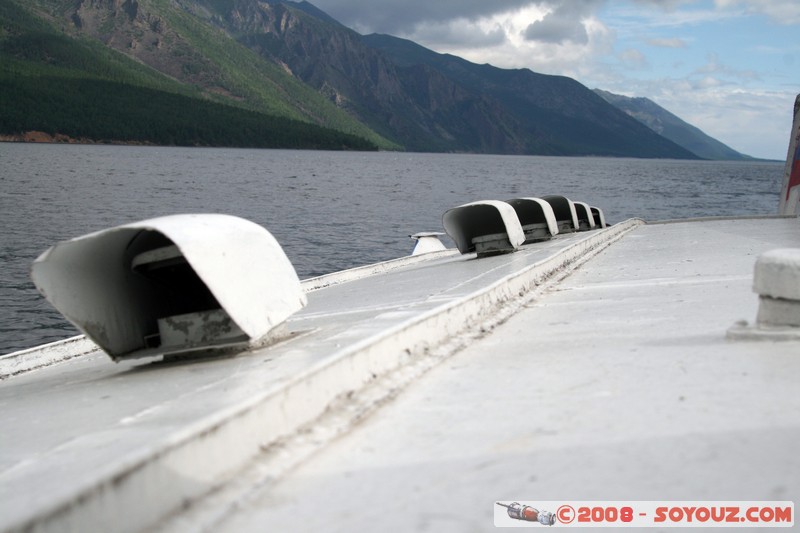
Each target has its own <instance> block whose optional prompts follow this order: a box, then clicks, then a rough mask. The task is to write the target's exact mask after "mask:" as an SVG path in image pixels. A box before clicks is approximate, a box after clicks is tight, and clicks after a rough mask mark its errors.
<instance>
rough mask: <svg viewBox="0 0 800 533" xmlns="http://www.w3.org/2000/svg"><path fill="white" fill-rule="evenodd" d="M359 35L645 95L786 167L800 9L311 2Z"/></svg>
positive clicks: (675, 3)
mask: <svg viewBox="0 0 800 533" xmlns="http://www.w3.org/2000/svg"><path fill="white" fill-rule="evenodd" d="M311 3H313V4H314V5H316V6H317V7H319V8H320V9H322V10H324V11H326V12H327V13H329V14H330V15H331V16H333V17H334V18H336V19H337V20H339V21H340V22H342V23H343V24H345V25H347V26H349V27H351V28H353V29H355V30H357V31H359V32H360V33H364V34H367V33H373V32H378V33H388V34H391V35H396V36H398V37H405V38H408V39H412V40H414V41H416V42H417V43H419V44H422V45H423V46H426V47H428V48H430V49H432V50H435V51H437V52H443V53H444V52H447V53H452V54H456V55H459V56H461V57H464V58H466V59H469V60H470V61H474V62H476V63H491V64H492V65H496V66H498V67H504V68H530V69H531V70H534V71H536V72H541V73H545V74H561V75H566V76H570V77H572V78H575V79H576V80H578V81H579V82H581V83H583V84H584V85H586V86H587V87H589V88H591V89H593V88H601V89H605V90H608V91H611V92H615V93H618V94H625V95H628V96H645V97H648V98H650V99H651V100H653V101H655V102H656V103H657V104H659V105H661V106H663V107H665V108H666V109H668V110H669V111H671V112H673V113H675V114H676V115H678V116H679V117H681V118H682V119H684V120H686V121H687V122H689V123H691V124H693V125H695V126H697V127H699V128H700V129H702V130H703V131H705V132H706V133H708V134H709V135H711V136H712V137H715V138H716V139H719V140H720V141H722V142H724V143H725V144H727V145H729V146H730V147H732V148H734V149H736V150H738V151H740V152H743V153H746V154H748V155H752V156H755V157H764V158H771V159H785V157H786V151H787V147H788V142H789V129H790V127H791V112H792V108H793V105H794V98H795V96H796V95H797V93H799V92H800V0H703V1H691V0H369V1H366V2H365V1H364V0H311Z"/></svg>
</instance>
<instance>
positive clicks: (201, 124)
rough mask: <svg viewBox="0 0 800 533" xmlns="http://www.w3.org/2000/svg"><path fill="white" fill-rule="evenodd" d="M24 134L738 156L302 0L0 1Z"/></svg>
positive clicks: (11, 115)
mask: <svg viewBox="0 0 800 533" xmlns="http://www.w3.org/2000/svg"><path fill="white" fill-rule="evenodd" d="M634 104H635V105H634ZM645 104H646V105H645ZM651 104H652V105H651ZM32 130H37V131H43V132H47V133H50V134H52V135H66V136H68V137H69V138H73V139H89V140H92V139H93V140H105V141H120V142H152V143H157V144H189V145H233V146H284V147H298V148H303V147H308V148H351V149H385V150H409V151H429V152H430V151H434V152H476V153H501V154H540V155H598V156H617V157H651V158H652V157H659V158H681V159H694V158H709V159H738V158H744V157H746V156H742V155H741V154H738V153H737V152H735V151H733V150H731V149H730V148H728V147H725V146H724V145H722V144H721V143H718V141H715V140H714V139H711V138H710V137H707V136H705V137H703V135H704V134H702V132H700V131H699V130H697V129H696V128H693V127H692V126H690V125H688V124H686V123H684V122H682V121H681V120H680V119H678V118H677V117H675V116H674V115H671V114H670V113H669V112H667V111H666V110H663V109H662V108H659V107H658V106H656V104H654V103H652V102H651V101H649V100H647V101H646V102H643V101H640V100H639V99H633V100H631V99H627V98H625V97H618V96H616V95H611V94H610V93H605V92H602V91H592V90H590V89H588V88H587V87H585V86H584V85H582V84H580V83H579V82H577V81H575V80H573V79H571V78H568V77H564V76H551V75H544V74H538V73H535V72H532V71H530V70H528V69H501V68H497V67H493V66H491V65H478V64H475V63H471V62H469V61H466V60H464V59H462V58H459V57H456V56H453V55H449V54H439V53H436V52H434V51H431V50H429V49H427V48H424V47H422V46H420V45H418V44H416V43H414V42H411V41H408V40H404V39H400V38H397V37H392V36H388V35H377V34H373V35H361V34H359V33H357V32H355V31H353V30H351V29H349V28H347V27H345V26H344V25H342V24H340V23H339V22H337V21H336V20H334V19H333V18H331V17H330V16H329V15H327V14H326V13H324V12H322V11H321V10H319V9H318V8H316V7H315V6H313V5H312V4H310V3H308V2H289V1H264V0H3V2H0V135H4V136H5V137H6V138H14V136H20V135H23V134H24V133H25V132H29V131H32ZM711 145H713V146H714V148H713V149H711V148H709V146H711Z"/></svg>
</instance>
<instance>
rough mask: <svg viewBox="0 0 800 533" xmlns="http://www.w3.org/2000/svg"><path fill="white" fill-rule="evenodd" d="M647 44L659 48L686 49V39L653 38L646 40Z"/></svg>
mask: <svg viewBox="0 0 800 533" xmlns="http://www.w3.org/2000/svg"><path fill="white" fill-rule="evenodd" d="M647 44H649V45H650V46H657V47H659V48H686V39H679V38H678V37H672V38H668V39H664V38H661V39H659V38H653V39H647Z"/></svg>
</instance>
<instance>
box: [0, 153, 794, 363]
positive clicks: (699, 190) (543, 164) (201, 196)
mask: <svg viewBox="0 0 800 533" xmlns="http://www.w3.org/2000/svg"><path fill="white" fill-rule="evenodd" d="M782 177H783V164H781V163H763V162H752V163H741V162H736V163H733V162H731V163H727V162H696V161H694V162H693V161H673V160H640V159H610V158H563V157H533V156H492V155H464V154H416V153H351V152H309V151H286V150H241V149H208V148H161V147H129V146H77V145H39V144H13V143H0V223H2V233H0V264H2V271H1V272H0V354H4V353H9V352H12V351H15V350H19V349H23V348H27V347H30V346H33V345H36V344H40V343H43V342H49V341H52V340H57V339H60V338H64V337H67V336H71V335H74V334H76V331H75V330H74V329H73V328H72V326H71V325H69V324H67V323H66V322H65V321H64V320H63V318H62V317H61V315H60V314H58V313H57V312H56V311H54V310H53V309H52V308H51V307H50V305H49V304H48V303H47V302H46V301H44V300H43V299H42V298H41V297H40V296H39V295H38V293H37V292H36V290H35V288H34V287H33V284H32V283H31V281H30V278H29V275H28V270H29V268H30V264H31V262H32V261H33V260H34V259H35V258H36V257H37V256H38V255H39V254H40V253H41V252H43V251H44V250H45V249H46V248H47V247H49V246H50V245H52V244H54V243H56V242H58V241H60V240H64V239H69V238H72V237H76V236H79V235H83V234H85V233H89V232H92V231H96V230H99V229H103V228H106V227H111V226H116V225H119V224H124V223H126V222H133V221H136V220H141V219H145V218H151V217H155V216H162V215H168V214H175V213H227V214H231V215H237V216H240V217H243V218H247V219H249V220H252V221H253V222H256V223H258V224H261V225H262V226H264V227H266V228H267V229H268V230H269V231H270V232H271V233H272V234H273V235H274V236H275V237H276V239H277V240H278V241H279V242H280V243H281V244H282V245H283V247H284V250H285V251H286V253H287V255H288V256H289V259H290V260H291V261H292V263H293V264H294V265H295V268H296V269H297V272H298V274H299V276H300V277H301V278H307V277H311V276H315V275H319V274H324V273H327V272H333V271H336V270H341V269H344V268H349V267H352V266H356V265H360V264H366V263H372V262H375V261H381V260H385V259H391V258H394V257H398V256H401V255H407V254H409V253H410V251H411V249H412V247H413V241H412V240H411V239H409V238H408V235H409V234H411V233H416V232H418V231H426V230H441V228H442V224H441V217H442V213H444V211H445V210H447V209H448V208H450V207H454V206H457V205H460V204H462V203H466V202H470V201H475V200H481V199H500V200H503V199H509V198H515V197H521V196H543V195H547V194H563V195H565V196H568V197H570V198H572V199H573V200H581V201H586V202H588V203H590V204H591V205H595V206H598V207H600V208H601V209H603V210H604V212H605V214H606V218H607V220H608V221H609V222H612V223H613V222H618V221H620V220H624V219H626V218H630V217H641V218H644V219H646V220H660V219H666V218H682V217H694V216H717V215H753V214H774V213H775V212H776V211H777V206H778V195H779V191H780V185H781V180H782Z"/></svg>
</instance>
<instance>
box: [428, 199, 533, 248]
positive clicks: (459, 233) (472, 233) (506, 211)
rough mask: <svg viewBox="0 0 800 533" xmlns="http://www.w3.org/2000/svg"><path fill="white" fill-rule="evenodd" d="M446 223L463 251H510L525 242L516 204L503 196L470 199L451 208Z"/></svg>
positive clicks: (444, 220) (446, 227)
mask: <svg viewBox="0 0 800 533" xmlns="http://www.w3.org/2000/svg"><path fill="white" fill-rule="evenodd" d="M442 225H443V226H444V229H445V231H446V232H447V234H448V235H450V237H451V238H452V239H453V240H454V241H455V243H456V246H457V247H458V250H459V251H460V252H461V253H462V254H466V253H470V252H475V251H477V252H478V254H482V253H484V252H485V253H494V252H510V251H513V250H516V249H517V248H519V246H520V245H521V244H522V243H523V242H525V233H524V231H523V230H522V225H521V224H520V222H519V219H518V218H517V213H516V211H514V208H513V207H511V206H510V205H509V204H508V203H506V202H501V201H499V200H482V201H478V202H470V203H468V204H464V205H460V206H458V207H454V208H452V209H449V210H447V211H446V212H445V213H444V215H443V216H442Z"/></svg>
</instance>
